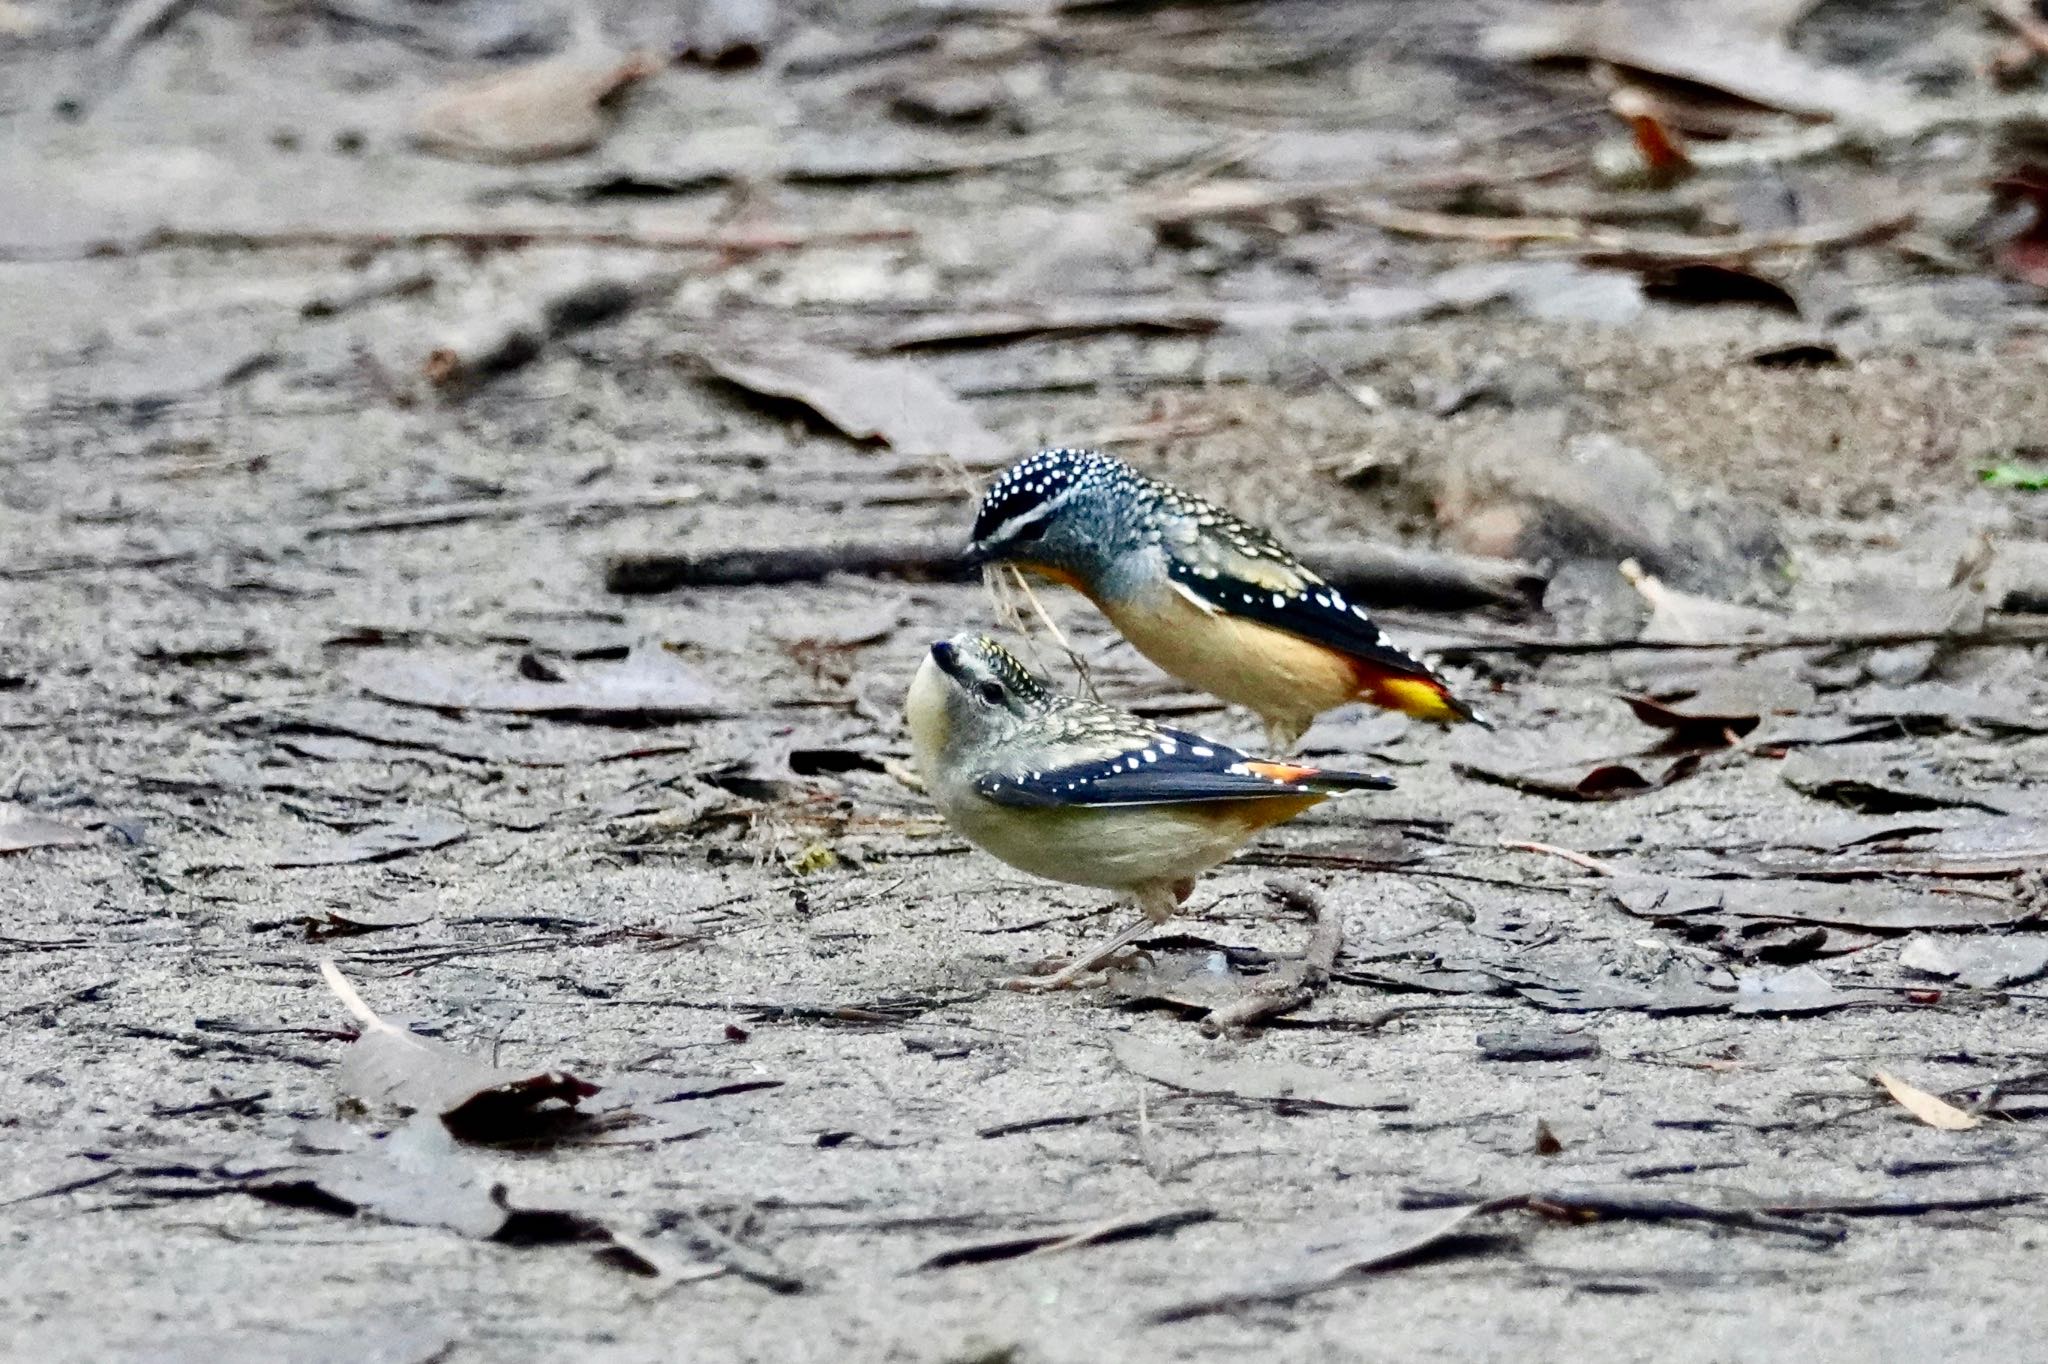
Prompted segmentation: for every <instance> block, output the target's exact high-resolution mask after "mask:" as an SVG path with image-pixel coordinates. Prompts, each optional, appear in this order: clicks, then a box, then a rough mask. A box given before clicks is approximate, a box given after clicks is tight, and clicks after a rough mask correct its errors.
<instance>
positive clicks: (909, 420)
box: [697, 340, 1011, 465]
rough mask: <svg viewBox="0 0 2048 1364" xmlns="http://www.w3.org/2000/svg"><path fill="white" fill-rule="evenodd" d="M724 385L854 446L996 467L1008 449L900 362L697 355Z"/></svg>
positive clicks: (814, 353) (778, 346) (730, 347)
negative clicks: (803, 411) (802, 415)
mask: <svg viewBox="0 0 2048 1364" xmlns="http://www.w3.org/2000/svg"><path fill="white" fill-rule="evenodd" d="M697 354H698V358H699V359H700V360H702V361H703V363H704V364H705V366H706V367H708V368H709V369H710V370H711V372H712V373H714V374H716V375H717V376H718V377H719V378H721V379H723V380H725V381H726V382H727V383H730V384H736V385H738V386H739V387H741V388H744V389H747V390H749V391H750V392H754V393H761V394H765V395H767V396H769V397H772V398H787V399H789V400H791V401H793V402H798V403H801V404H803V405H804V406H805V407H808V408H810V409H811V410H812V411H813V412H815V413H817V414H818V415H819V416H820V417H822V418H824V419H825V420H826V421H827V422H829V423H831V424H832V425H833V426H834V427H836V428H838V429H839V430H840V431H842V432H844V433H845V434H846V435H848V436H851V437H852V438H853V439H855V440H875V441H880V442H881V443H882V444H884V445H887V446H888V447H889V448H891V449H893V450H900V451H902V452H903V453H904V454H907V455H950V456H952V457H953V458H954V459H957V460H959V461H960V462H961V463H963V464H968V465H977V464H978V465H989V464H996V463H1001V462H1002V461H1004V460H1006V459H1007V458H1009V455H1010V453H1011V451H1010V449H1009V446H1008V444H1007V442H1005V441H1004V440H1003V439H1002V438H1001V437H999V436H997V435H996V434H995V433H994V432H992V431H990V430H989V429H988V428H987V427H986V426H983V425H982V423H981V419H980V418H979V417H976V416H975V415H974V412H973V410H972V409H971V408H969V407H968V406H967V404H966V403H964V402H962V401H961V400H960V399H959V398H957V397H955V396H954V395H953V393H952V392H950V391H949V390H948V389H947V388H946V387H945V386H944V385H942V384H940V383H939V381H938V380H936V379H934V378H932V377H931V376H930V375H929V374H927V373H925V372H924V371H923V370H922V369H919V368H918V367H917V366H915V365H913V364H911V363H910V362H909V361H905V360H867V359H862V358H861V357H859V356H856V355H849V354H847V353H846V352H845V351H838V350H832V349H830V348H829V347H826V346H814V345H810V344H808V343H806V342H801V341H775V342H744V341H738V340H723V341H713V342H710V343H708V344H706V345H705V346H703V347H702V348H701V349H700V350H699V351H698V352H697Z"/></svg>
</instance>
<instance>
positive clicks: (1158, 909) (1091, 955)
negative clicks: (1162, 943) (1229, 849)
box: [1003, 881, 1194, 990]
mask: <svg viewBox="0 0 2048 1364" xmlns="http://www.w3.org/2000/svg"><path fill="white" fill-rule="evenodd" d="M1193 888H1194V883H1193V882H1192V881H1185V882H1175V883H1173V884H1171V885H1155V886H1146V887H1143V888H1142V889H1140V890H1139V891H1138V892H1137V901H1138V908H1139V909H1141V910H1143V911H1144V915H1145V917H1143V918H1142V919H1139V920H1138V922H1136V923H1134V924H1132V925H1131V926H1130V927H1129V928H1126V929H1125V930H1124V931H1123V932H1121V933H1119V934H1117V935H1116V936H1115V937H1114V938H1111V939H1110V940H1109V941H1108V942H1105V943H1102V944H1101V945H1099V946H1097V947H1094V948H1092V949H1090V950H1089V951H1087V952H1084V953H1082V954H1081V955H1080V956H1078V957H1076V958H1075V959H1074V960H1073V961H1071V962H1069V963H1067V964H1066V965H1065V966H1062V967H1061V968H1060V969H1059V970H1057V971H1055V972H1053V973H1052V974H1051V975H1049V976H1018V977H1017V978H1016V979H1014V980H1006V981H1004V982H1003V988H1004V989H1005V990H1067V989H1071V988H1073V985H1074V983H1075V982H1076V981H1078V980H1079V979H1080V978H1081V977H1082V976H1085V975H1087V974H1088V973H1089V972H1090V971H1093V970H1094V969H1095V968H1096V967H1098V966H1100V965H1102V964H1103V963H1104V962H1106V961H1108V960H1109V959H1110V958H1111V957H1113V956H1115V955H1116V954H1117V953H1119V952H1121V951H1123V950H1124V949H1125V948H1126V947H1129V946H1130V945H1131V944H1132V943H1134V942H1136V941H1137V940H1138V939H1140V938H1142V937H1144V936H1145V935H1146V934H1147V933H1150V932H1151V931H1152V930H1153V929H1155V928H1157V927H1159V925H1161V924H1163V923H1165V922H1166V921H1167V920H1168V919H1170V918H1172V917H1173V912H1174V910H1176V909H1178V908H1180V902H1181V901H1182V900H1185V899H1187V898H1188V892H1189V891H1190V890H1192V889H1193Z"/></svg>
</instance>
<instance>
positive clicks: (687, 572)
mask: <svg viewBox="0 0 2048 1364" xmlns="http://www.w3.org/2000/svg"><path fill="white" fill-rule="evenodd" d="M1302 558H1303V559H1304V560H1305V561H1306V562H1308V563H1309V564H1311V565H1313V566H1314V567H1315V568H1316V570H1317V571H1318V572H1320V573H1322V574H1323V575H1324V576H1325V577H1327V578H1328V579H1329V580H1330V582H1331V583H1333V584H1334V585H1335V586H1336V587H1338V588H1339V589H1341V590H1342V591H1344V592H1347V593H1349V594H1351V595H1352V596H1354V597H1357V598H1359V599H1360V600H1362V601H1365V602H1399V603H1401V604H1402V605H1405V606H1416V607H1433V608H1439V609H1444V610H1450V609H1455V608H1460V607H1468V606H1507V607H1514V608H1517V609H1524V608H1527V607H1529V606H1531V605H1533V604H1534V603H1535V602H1536V601H1537V600H1538V599H1539V598H1540V597H1541V596H1542V592H1543V588H1544V578H1543V575H1542V574H1541V573H1539V572H1537V571H1536V570H1535V569H1533V568H1531V567H1530V566H1528V565H1527V564H1519V563H1515V562H1512V561H1510V560H1505V559H1479V558H1471V557H1466V556H1461V555H1451V554H1440V553H1435V552H1433V551H1429V550H1413V549H1400V548H1395V547H1391V546H1383V545H1310V546H1307V547H1306V549H1305V552H1304V553H1303V555H1302ZM973 571H974V570H972V569H970V568H968V567H967V566H966V565H964V564H962V563H961V562H960V556H959V546H958V545H957V544H956V543H954V542H951V541H945V540H935V539H922V538H918V539H902V540H864V541H844V542H841V543H838V544H830V545H790V546H783V547H778V548H768V549H736V550H718V551H713V552H711V553H707V554H690V553H679V552H676V551H670V550H655V551H643V552H634V553H624V554H618V555H615V556H613V557H612V558H611V559H610V560H609V561H608V562H607V563H606V565H605V578H604V585H605V588H606V590H608V591H611V592H617V593H621V594H626V595H634V594H640V593H648V592H667V591H670V590H672V589H675V588H679V587H745V586H758V585H763V584H771V583H797V582H816V581H818V580H820V579H823V578H826V577H829V576H831V575H832V574H835V573H850V574H855V575H858V576H865V577H896V578H910V579H914V580H917V581H924V582H952V581H959V580H961V579H964V578H966V577H968V576H970V575H971V574H972V573H973Z"/></svg>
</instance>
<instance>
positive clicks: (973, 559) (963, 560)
mask: <svg viewBox="0 0 2048 1364" xmlns="http://www.w3.org/2000/svg"><path fill="white" fill-rule="evenodd" d="M996 557H997V556H996V553H995V551H994V549H993V548H992V547H991V546H989V545H988V544H987V543H986V542H985V541H981V540H977V541H975V542H974V543H973V544H971V545H969V546H968V547H967V549H966V551H965V552H964V553H963V554H961V556H960V566H961V567H962V568H967V569H975V568H985V567H987V566H988V565H989V564H992V563H994V562H995V561H996Z"/></svg>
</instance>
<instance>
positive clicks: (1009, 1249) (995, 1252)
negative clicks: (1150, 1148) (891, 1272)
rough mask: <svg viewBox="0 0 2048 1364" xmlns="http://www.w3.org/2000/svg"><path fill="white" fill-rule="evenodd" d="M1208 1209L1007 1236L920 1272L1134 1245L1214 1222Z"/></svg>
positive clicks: (963, 1249)
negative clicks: (1110, 1245)
mask: <svg viewBox="0 0 2048 1364" xmlns="http://www.w3.org/2000/svg"><path fill="white" fill-rule="evenodd" d="M1215 1220H1216V1213H1215V1210H1214V1209H1211V1208H1180V1209H1176V1210H1174V1211H1171V1212H1159V1213H1145V1214H1141V1215H1138V1216H1135V1217H1115V1218H1111V1219H1110V1220H1109V1221H1106V1222H1095V1223H1091V1224H1089V1225H1087V1226H1080V1227H1062V1228H1053V1229H1049V1230H1046V1231H1037V1232H1027V1233H1025V1234H1023V1235H1021V1236H1006V1237H1004V1238H1002V1239H1001V1240H998V1241H978V1242H975V1243H974V1244H972V1245H964V1246H954V1247H953V1248H951V1249H950V1250H942V1251H940V1252H939V1253H938V1254H936V1255H934V1256H932V1257H931V1258H930V1259H928V1260H926V1261H925V1262H924V1263H923V1264H921V1265H919V1266H918V1268H919V1269H951V1268H953V1267H954V1266H955V1265H979V1264H987V1263H989V1262H990V1261H992V1260H1014V1259H1016V1258H1018V1257H1019V1256H1022V1255H1051V1254H1057V1253H1058V1252H1060V1251H1063V1250H1076V1249H1079V1248H1080V1247H1082V1246H1099V1245H1105V1244H1107V1243H1109V1242H1111V1241H1133V1240H1137V1239H1138V1238H1140V1237H1145V1236H1165V1235H1168V1234H1170V1233H1172V1232H1176V1231H1179V1230H1180V1229H1181V1228H1182V1227H1192V1226H1195V1225H1197V1224H1198V1223H1202V1222H1213V1221H1215Z"/></svg>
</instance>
